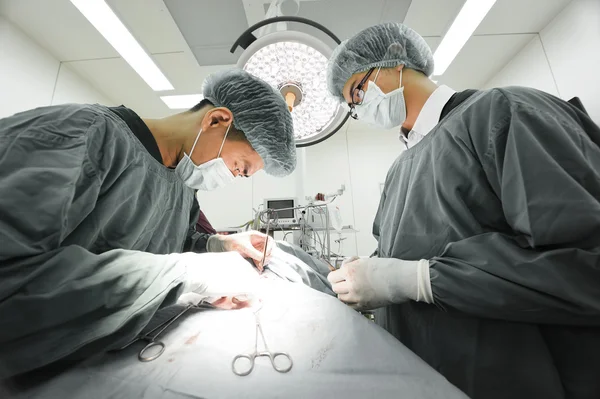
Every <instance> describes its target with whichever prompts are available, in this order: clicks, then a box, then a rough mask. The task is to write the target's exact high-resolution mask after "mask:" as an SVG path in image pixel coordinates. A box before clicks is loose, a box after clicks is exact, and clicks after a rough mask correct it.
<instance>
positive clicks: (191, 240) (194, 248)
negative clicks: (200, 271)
mask: <svg viewBox="0 0 600 399" xmlns="http://www.w3.org/2000/svg"><path fill="white" fill-rule="evenodd" d="M199 217H200V205H199V204H198V201H197V200H196V198H194V201H193V202H192V210H191V212H190V226H189V228H188V232H187V236H186V239H185V244H184V246H183V250H184V252H196V253H205V252H208V250H207V248H206V243H207V242H208V239H209V238H210V236H211V235H210V234H207V233H201V232H199V231H198V230H196V224H197V223H198V218H199Z"/></svg>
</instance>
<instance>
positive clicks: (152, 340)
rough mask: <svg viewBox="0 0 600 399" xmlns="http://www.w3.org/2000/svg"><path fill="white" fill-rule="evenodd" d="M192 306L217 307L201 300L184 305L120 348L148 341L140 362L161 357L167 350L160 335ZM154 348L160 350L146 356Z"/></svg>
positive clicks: (199, 307) (197, 307) (141, 352)
mask: <svg viewBox="0 0 600 399" xmlns="http://www.w3.org/2000/svg"><path fill="white" fill-rule="evenodd" d="M191 308H196V309H217V308H216V307H215V306H213V305H211V304H210V303H207V302H204V301H202V302H200V303H198V304H196V305H194V304H189V305H187V306H186V307H184V308H183V309H182V310H181V311H180V312H179V313H177V314H176V315H174V316H172V317H170V318H169V319H167V320H166V321H165V322H164V323H161V324H159V325H158V326H156V327H155V328H153V329H152V330H150V331H148V332H147V333H145V334H139V335H138V336H137V337H135V338H134V339H133V340H132V341H130V342H129V343H127V344H126V345H125V346H123V347H121V348H119V349H118V350H122V349H125V348H127V347H128V346H130V345H132V344H133V343H135V342H137V341H146V342H147V345H146V346H145V347H144V348H143V349H142V350H141V351H140V352H139V353H138V359H139V361H140V362H151V361H153V360H156V359H158V358H159V357H160V355H162V354H163V352H164V351H165V348H166V346H165V343H164V342H162V341H157V339H158V337H159V336H160V335H161V334H162V333H163V332H164V331H165V330H166V329H167V328H169V326H171V324H173V323H174V322H175V320H177V319H179V318H180V317H181V316H183V314H184V313H185V312H187V311H188V310H190V309H191ZM152 348H157V350H158V352H156V353H155V354H153V355H148V356H146V355H145V354H146V353H147V352H148V351H150V349H152Z"/></svg>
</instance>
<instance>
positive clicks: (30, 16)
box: [0, 0, 119, 61]
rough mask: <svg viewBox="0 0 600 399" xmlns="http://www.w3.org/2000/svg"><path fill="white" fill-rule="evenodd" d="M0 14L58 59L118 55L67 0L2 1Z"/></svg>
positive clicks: (81, 58)
mask: <svg viewBox="0 0 600 399" xmlns="http://www.w3.org/2000/svg"><path fill="white" fill-rule="evenodd" d="M0 13H2V14H3V15H5V17H6V18H7V19H9V20H10V21H12V22H13V23H15V24H16V25H17V26H19V28H21V29H22V30H23V31H24V32H25V33H27V35H29V36H30V37H31V38H32V39H33V40H35V41H36V42H37V43H39V44H40V45H42V46H43V47H44V48H46V49H47V50H48V51H50V53H52V55H54V56H55V57H56V58H58V60H60V61H67V60H83V59H93V58H108V57H118V55H119V54H118V53H117V52H116V51H115V49H113V48H112V46H111V45H110V44H108V42H107V41H106V40H105V39H104V37H102V35H101V34H100V33H99V32H98V31H97V30H96V29H95V28H94V27H93V26H92V24H90V23H89V21H88V20H87V19H86V18H85V17H84V16H83V15H82V14H81V13H80V12H79V11H78V10H77V9H76V8H75V6H74V5H73V4H72V3H71V2H70V1H69V0H2V1H1V2H0Z"/></svg>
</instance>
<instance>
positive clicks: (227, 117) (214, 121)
mask: <svg viewBox="0 0 600 399" xmlns="http://www.w3.org/2000/svg"><path fill="white" fill-rule="evenodd" d="M232 120H233V114H232V113H231V111H230V110H229V109H227V108H225V107H219V108H213V109H211V110H209V111H208V112H207V113H206V116H205V117H204V119H203V120H202V130H203V131H207V130H208V129H210V128H215V127H219V126H224V127H227V126H229V124H231V121H232Z"/></svg>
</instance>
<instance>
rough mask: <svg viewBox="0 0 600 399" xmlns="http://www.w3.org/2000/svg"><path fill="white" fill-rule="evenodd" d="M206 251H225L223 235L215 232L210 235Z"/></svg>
mask: <svg viewBox="0 0 600 399" xmlns="http://www.w3.org/2000/svg"><path fill="white" fill-rule="evenodd" d="M206 251H207V252H225V248H224V246H223V242H222V240H221V237H219V235H218V234H213V235H211V236H210V237H208V240H207V241H206Z"/></svg>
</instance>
